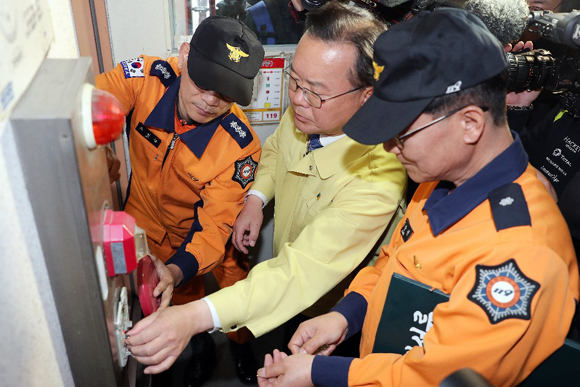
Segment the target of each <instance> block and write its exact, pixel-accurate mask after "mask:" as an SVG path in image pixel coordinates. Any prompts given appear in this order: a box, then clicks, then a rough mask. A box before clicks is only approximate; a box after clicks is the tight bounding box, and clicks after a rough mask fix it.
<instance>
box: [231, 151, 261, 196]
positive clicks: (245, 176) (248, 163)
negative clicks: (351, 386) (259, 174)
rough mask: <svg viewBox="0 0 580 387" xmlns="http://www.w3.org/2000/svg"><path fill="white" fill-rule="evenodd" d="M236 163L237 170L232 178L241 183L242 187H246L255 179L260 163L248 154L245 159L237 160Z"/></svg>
mask: <svg viewBox="0 0 580 387" xmlns="http://www.w3.org/2000/svg"><path fill="white" fill-rule="evenodd" d="M234 165H235V171H234V176H232V180H233V181H235V182H236V183H238V184H239V185H241V186H242V188H246V186H247V185H248V184H250V183H251V182H252V181H254V175H255V174H256V167H257V166H258V163H257V162H255V161H254V159H253V158H252V156H248V157H246V158H245V159H243V160H238V161H236V162H235V163H234Z"/></svg>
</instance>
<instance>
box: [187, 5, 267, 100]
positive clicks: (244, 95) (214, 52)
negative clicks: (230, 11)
mask: <svg viewBox="0 0 580 387" xmlns="http://www.w3.org/2000/svg"><path fill="white" fill-rule="evenodd" d="M189 45H190V48H189V58H188V60H187V71H188V72H189V77H190V78H191V79H192V80H193V82H195V84H196V85H197V86H199V87H201V88H202V89H207V90H212V91H215V92H218V93H221V94H223V95H225V96H227V97H229V98H231V99H233V100H234V101H235V102H237V103H239V104H240V105H249V104H250V102H251V101H252V89H253V86H254V77H255V76H256V75H257V74H258V71H259V70H260V66H261V65H262V60H263V59H264V47H262V44H261V43H260V41H259V40H258V38H257V37H256V34H254V32H252V30H250V29H249V28H248V27H247V26H246V25H245V24H243V23H242V22H240V21H238V20H235V19H232V18H230V17H226V16H210V17H208V18H206V19H204V20H203V21H202V22H201V23H200V24H199V26H198V27H197V29H196V30H195V32H194V34H193V36H192V38H191V42H190V44H189Z"/></svg>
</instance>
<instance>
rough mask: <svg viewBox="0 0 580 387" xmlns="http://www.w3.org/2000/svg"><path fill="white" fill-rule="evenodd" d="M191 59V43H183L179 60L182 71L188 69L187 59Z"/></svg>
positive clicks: (178, 65)
mask: <svg viewBox="0 0 580 387" xmlns="http://www.w3.org/2000/svg"><path fill="white" fill-rule="evenodd" d="M188 57H189V43H182V44H181V47H179V58H178V59H177V67H179V69H180V70H181V71H183V69H184V68H185V67H187V58H188Z"/></svg>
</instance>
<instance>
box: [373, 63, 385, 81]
mask: <svg viewBox="0 0 580 387" xmlns="http://www.w3.org/2000/svg"><path fill="white" fill-rule="evenodd" d="M373 68H374V69H375V75H374V78H375V81H378V80H379V76H380V75H381V73H382V72H383V70H384V69H385V66H379V65H378V64H377V62H375V61H374V60H373Z"/></svg>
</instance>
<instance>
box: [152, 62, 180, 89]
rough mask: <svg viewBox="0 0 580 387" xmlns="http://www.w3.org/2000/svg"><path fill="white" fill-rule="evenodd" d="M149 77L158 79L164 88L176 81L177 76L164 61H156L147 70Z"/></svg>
mask: <svg viewBox="0 0 580 387" xmlns="http://www.w3.org/2000/svg"><path fill="white" fill-rule="evenodd" d="M149 75H153V76H155V77H157V78H159V80H160V81H161V83H163V86H165V87H169V86H170V85H171V84H172V83H173V81H175V80H176V79H177V75H176V74H175V71H173V68H172V67H171V65H170V64H169V63H168V62H166V61H164V60H156V61H155V62H153V64H152V65H151V70H149Z"/></svg>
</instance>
